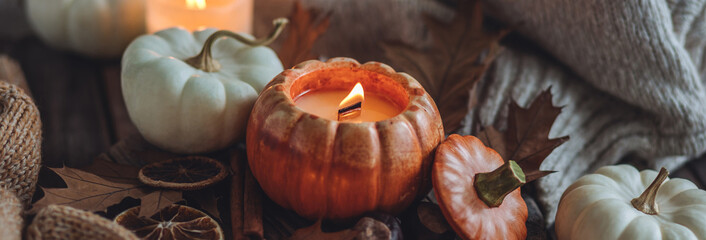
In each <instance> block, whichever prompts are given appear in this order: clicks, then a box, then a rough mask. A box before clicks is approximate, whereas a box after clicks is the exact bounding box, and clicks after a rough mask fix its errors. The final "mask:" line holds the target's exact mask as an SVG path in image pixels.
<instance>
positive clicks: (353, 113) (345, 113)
mask: <svg viewBox="0 0 706 240" xmlns="http://www.w3.org/2000/svg"><path fill="white" fill-rule="evenodd" d="M362 107H363V102H362V101H357V102H355V103H353V104H351V105H348V106H344V107H342V108H340V109H338V121H343V120H346V119H351V118H355V117H358V116H360V113H361V111H362Z"/></svg>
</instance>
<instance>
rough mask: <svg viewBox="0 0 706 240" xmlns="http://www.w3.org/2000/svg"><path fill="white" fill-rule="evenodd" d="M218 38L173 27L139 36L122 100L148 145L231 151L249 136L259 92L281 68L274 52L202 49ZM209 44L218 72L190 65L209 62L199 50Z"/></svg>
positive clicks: (232, 43) (220, 43)
mask: <svg viewBox="0 0 706 240" xmlns="http://www.w3.org/2000/svg"><path fill="white" fill-rule="evenodd" d="M282 27H283V25H282ZM278 29H279V31H281V27H278ZM214 32H215V30H214V29H207V30H204V31H197V32H194V33H193V34H192V33H190V32H188V31H186V30H183V29H180V28H171V29H167V30H163V31H160V32H157V33H155V34H153V35H145V36H141V37H139V38H137V39H136V40H135V41H134V42H133V43H131V44H130V46H128V48H127V50H125V54H124V55H123V59H122V90H123V97H124V99H125V103H126V106H127V110H128V113H129V115H130V119H131V120H132V121H133V123H135V125H136V126H137V128H138V130H139V131H140V133H141V134H142V135H143V136H144V137H145V139H146V140H147V141H149V142H150V143H152V144H154V145H156V146H158V147H160V148H163V149H166V150H169V151H172V152H176V153H199V152H209V151H213V150H217V149H221V148H224V147H227V146H228V145H230V144H232V143H233V142H234V141H236V140H237V138H238V137H241V136H243V135H244V132H245V126H246V124H247V120H248V117H249V115H250V110H251V109H252V105H253V104H254V103H255V100H256V98H257V96H258V94H259V93H260V92H261V91H262V90H263V88H264V87H265V85H266V84H267V83H268V82H269V81H270V80H271V79H272V78H273V77H275V76H276V75H277V74H279V73H280V72H282V70H283V69H282V63H281V62H280V60H279V58H278V57H277V55H276V54H275V52H274V51H272V49H270V48H268V47H264V46H258V47H251V46H250V45H247V44H244V43H243V42H240V41H236V40H234V39H229V38H228V39H225V38H211V40H209V42H210V43H209V44H204V43H205V42H206V41H207V39H208V38H209V36H210V35H211V34H212V33H214ZM221 32H223V31H220V32H219V33H221ZM277 34H279V33H277ZM277 34H274V36H273V35H271V36H270V38H271V39H274V37H276V35H277ZM243 36H246V37H245V38H247V39H252V37H251V36H249V35H243ZM216 39H218V40H216ZM247 39H246V40H247ZM271 39H270V40H271ZM260 43H262V40H260ZM211 44H212V45H211ZM205 45H206V46H211V47H204V51H202V52H205V53H209V52H210V53H212V55H211V56H208V57H207V58H208V61H212V60H215V61H216V62H217V63H216V64H212V63H209V65H213V66H215V68H214V69H206V68H204V67H203V66H200V67H199V66H197V67H194V66H192V65H191V64H190V63H187V61H186V59H190V58H191V57H194V55H197V54H199V56H204V55H203V54H200V53H199V51H200V50H201V49H202V46H205ZM206 55H208V54H206ZM194 59H196V58H194ZM191 61H193V59H192V60H189V62H191ZM202 69H203V70H202Z"/></svg>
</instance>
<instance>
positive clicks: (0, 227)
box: [0, 188, 22, 240]
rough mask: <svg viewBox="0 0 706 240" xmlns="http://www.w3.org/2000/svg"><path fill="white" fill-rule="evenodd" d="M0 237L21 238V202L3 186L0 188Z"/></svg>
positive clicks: (7, 238) (15, 239)
mask: <svg viewBox="0 0 706 240" xmlns="http://www.w3.org/2000/svg"><path fill="white" fill-rule="evenodd" d="M0 238H2V239H6V240H20V239H22V203H21V202H20V200H19V199H17V196H15V193H13V192H12V191H9V190H7V189H4V188H0Z"/></svg>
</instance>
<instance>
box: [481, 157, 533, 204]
mask: <svg viewBox="0 0 706 240" xmlns="http://www.w3.org/2000/svg"><path fill="white" fill-rule="evenodd" d="M524 184H525V173H524V172H523V171H522V168H521V167H520V165H518V164H517V162H515V161H513V160H509V161H507V162H505V164H503V165H502V166H500V167H498V168H497V169H495V170H493V171H492V172H487V173H478V174H476V176H475V181H474V182H473V186H474V187H475V188H476V193H477V194H478V198H480V200H482V201H483V202H484V203H485V205H488V207H498V206H500V204H502V203H503V200H505V196H507V195H508V194H510V193H511V192H512V191H515V189H517V188H519V187H521V186H522V185H524Z"/></svg>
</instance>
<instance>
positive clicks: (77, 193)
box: [32, 160, 181, 216]
mask: <svg viewBox="0 0 706 240" xmlns="http://www.w3.org/2000/svg"><path fill="white" fill-rule="evenodd" d="M50 169H51V170H52V171H53V172H54V173H56V174H57V175H59V176H60V177H61V178H62V179H63V180H64V182H66V186H67V187H66V188H45V187H42V191H44V197H43V198H42V199H40V200H39V201H37V202H36V203H34V204H33V205H32V211H33V212H35V211H37V210H39V209H41V208H43V207H46V206H48V205H50V204H59V205H68V206H71V207H75V208H79V209H83V210H87V211H104V210H105V209H106V208H108V207H109V206H112V205H115V204H118V203H120V201H121V200H123V199H124V198H126V197H132V198H136V199H140V200H141V205H142V206H148V207H146V209H145V210H144V211H140V213H141V216H150V215H152V214H154V213H156V212H158V211H159V210H161V208H159V207H162V206H169V205H171V204H172V203H174V202H176V201H179V200H181V192H178V191H170V190H162V189H155V188H150V187H148V186H146V185H144V184H143V183H141V182H140V181H139V180H138V179H137V171H138V170H137V168H134V167H131V166H126V165H120V164H115V163H110V162H106V161H103V160H96V161H94V163H93V164H92V165H91V166H88V167H87V168H86V171H84V170H79V169H75V168H69V167H62V168H50ZM88 171H91V172H88ZM158 208H159V209H158Z"/></svg>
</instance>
